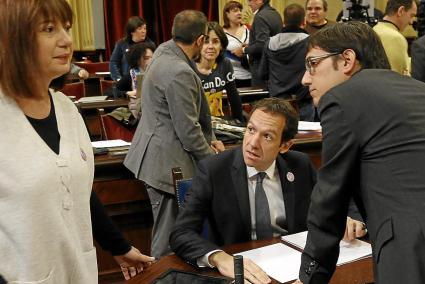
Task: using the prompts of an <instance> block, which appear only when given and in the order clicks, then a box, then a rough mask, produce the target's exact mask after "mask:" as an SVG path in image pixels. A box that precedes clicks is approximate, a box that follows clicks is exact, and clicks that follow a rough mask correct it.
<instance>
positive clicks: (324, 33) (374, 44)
mask: <svg viewBox="0 0 425 284" xmlns="http://www.w3.org/2000/svg"><path fill="white" fill-rule="evenodd" d="M315 47H318V48H320V49H323V50H324V51H327V52H330V53H333V52H336V53H343V52H344V51H345V50H346V49H352V50H354V52H355V53H356V59H357V60H358V61H359V63H360V66H361V68H362V69H390V68H391V67H390V63H389V61H388V58H387V55H386V53H385V50H384V47H383V46H382V43H381V40H380V39H379V36H378V35H377V34H376V33H375V32H374V31H373V29H372V28H371V27H369V26H368V25H367V24H364V23H361V22H356V21H351V22H346V23H337V24H335V25H332V26H328V27H325V28H323V29H321V30H319V31H318V32H317V33H315V34H314V35H311V36H310V37H309V44H308V49H309V50H310V49H312V48H315Z"/></svg>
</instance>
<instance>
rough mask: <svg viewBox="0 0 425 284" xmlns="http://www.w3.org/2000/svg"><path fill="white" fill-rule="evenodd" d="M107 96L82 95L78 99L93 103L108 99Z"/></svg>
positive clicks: (81, 101) (80, 101)
mask: <svg viewBox="0 0 425 284" xmlns="http://www.w3.org/2000/svg"><path fill="white" fill-rule="evenodd" d="M106 98H107V96H91V97H82V98H80V99H79V100H78V102H79V103H92V102H101V101H104V100H106Z"/></svg>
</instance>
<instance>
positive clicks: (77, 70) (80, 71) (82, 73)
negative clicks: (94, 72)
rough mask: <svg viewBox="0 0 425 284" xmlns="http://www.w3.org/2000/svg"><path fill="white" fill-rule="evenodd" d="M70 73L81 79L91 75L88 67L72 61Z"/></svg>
mask: <svg viewBox="0 0 425 284" xmlns="http://www.w3.org/2000/svg"><path fill="white" fill-rule="evenodd" d="M69 73H70V74H72V75H76V76H78V77H79V78H80V79H83V80H85V79H87V78H88V77H89V72H87V70H86V69H84V68H81V67H80V66H78V65H76V64H74V63H71V69H70V70H69Z"/></svg>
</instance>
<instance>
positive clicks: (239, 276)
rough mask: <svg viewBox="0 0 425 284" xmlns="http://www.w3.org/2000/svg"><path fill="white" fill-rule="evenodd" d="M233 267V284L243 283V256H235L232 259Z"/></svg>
mask: <svg viewBox="0 0 425 284" xmlns="http://www.w3.org/2000/svg"><path fill="white" fill-rule="evenodd" d="M233 265H234V271H235V282H234V283H235V284H243V283H244V275H243V270H244V268H243V256H242V255H235V256H234V257H233Z"/></svg>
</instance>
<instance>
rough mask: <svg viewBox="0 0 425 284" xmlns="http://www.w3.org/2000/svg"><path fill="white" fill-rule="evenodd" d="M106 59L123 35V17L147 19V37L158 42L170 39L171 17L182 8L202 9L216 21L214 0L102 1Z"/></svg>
mask: <svg viewBox="0 0 425 284" xmlns="http://www.w3.org/2000/svg"><path fill="white" fill-rule="evenodd" d="M103 2H104V15H105V35H106V58H107V60H109V57H110V55H111V53H112V50H113V48H114V45H115V42H116V41H117V40H119V39H120V38H122V37H123V36H124V28H125V24H126V23H127V19H128V18H129V17H131V16H141V17H142V18H144V19H145V20H146V22H147V27H148V37H149V38H151V39H152V40H153V41H155V42H156V43H157V44H160V43H162V42H164V41H167V40H169V39H170V38H171V27H172V25H173V19H174V16H175V15H176V14H177V13H178V12H180V11H182V10H185V9H192V10H198V11H202V12H204V14H205V15H206V16H207V18H208V20H210V21H218V3H217V1H216V0H184V1H183V0H179V1H170V0H156V1H152V0H104V1H103Z"/></svg>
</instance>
